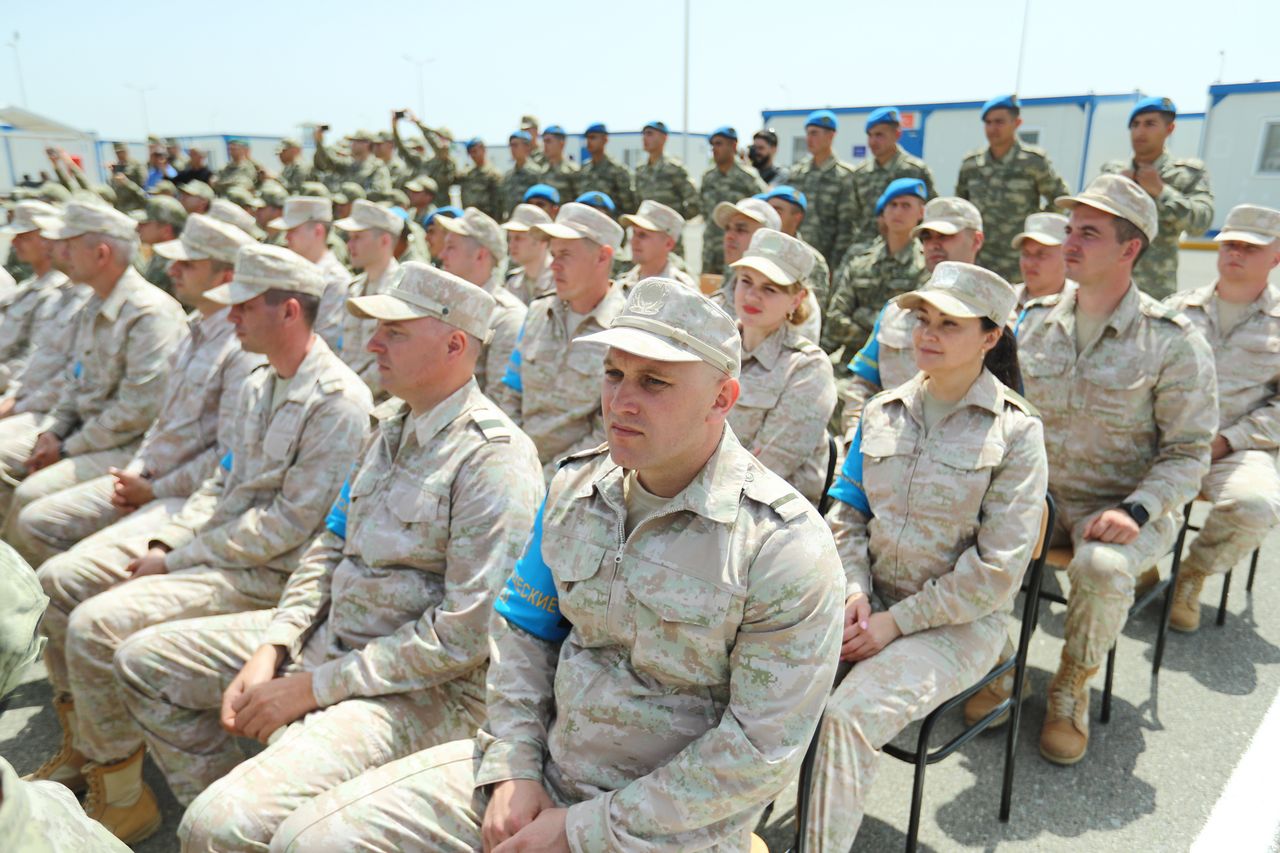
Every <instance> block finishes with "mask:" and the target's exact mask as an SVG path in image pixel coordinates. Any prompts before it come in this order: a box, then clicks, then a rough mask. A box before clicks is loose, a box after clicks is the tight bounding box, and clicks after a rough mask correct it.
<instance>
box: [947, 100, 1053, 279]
mask: <svg viewBox="0 0 1280 853" xmlns="http://www.w3.org/2000/svg"><path fill="white" fill-rule="evenodd" d="M1020 114H1021V108H1020V107H1019V106H1018V99H1017V98H1016V97H1014V96H1013V95H1003V96H1001V97H998V98H992V99H991V100H990V101H987V102H986V103H985V104H984V105H983V107H982V122H983V128H984V129H985V131H986V134H987V142H988V143H989V146H988V147H987V148H980V149H978V150H976V151H971V152H969V153H968V154H967V155H965V158H964V162H963V163H961V164H960V176H959V177H958V178H957V179H956V195H957V196H959V197H960V198H963V199H968V200H969V201H971V202H973V203H974V204H975V205H976V206H977V208H978V210H979V211H981V212H982V221H983V222H984V223H985V224H986V229H987V230H986V235H987V240H986V243H985V244H984V245H983V247H982V251H981V252H980V253H979V254H978V263H979V264H981V265H982V266H984V267H986V268H987V269H989V270H991V271H992V272H994V273H996V274H997V275H999V276H1000V277H1001V278H1003V279H1005V280H1006V281H1013V280H1014V279H1016V278H1017V277H1018V253H1017V252H1016V251H1014V250H1013V248H1012V246H1011V244H1012V241H1013V235H1015V234H1017V233H1018V232H1019V231H1020V230H1021V229H1022V222H1023V220H1024V219H1025V218H1026V216H1027V214H1029V213H1035V212H1036V211H1038V210H1044V211H1052V210H1053V200H1054V199H1055V198H1058V197H1059V196H1064V195H1066V194H1067V193H1068V190H1067V183H1066V181H1064V180H1062V177H1061V176H1060V175H1059V174H1058V173H1057V172H1056V171H1054V168H1053V164H1052V163H1050V162H1049V155H1048V154H1047V153H1046V152H1045V150H1044V149H1043V148H1039V147H1037V146H1035V145H1026V144H1024V143H1022V142H1021V141H1020V140H1019V139H1018V127H1019V126H1020V125H1021V124H1022V119H1021V118H1020V117H1019V116H1020ZM1042 199H1043V201H1042Z"/></svg>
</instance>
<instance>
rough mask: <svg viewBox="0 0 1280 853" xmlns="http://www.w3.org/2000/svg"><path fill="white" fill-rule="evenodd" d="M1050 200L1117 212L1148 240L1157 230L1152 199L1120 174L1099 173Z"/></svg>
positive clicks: (1065, 204) (1061, 205) (1062, 205)
mask: <svg viewBox="0 0 1280 853" xmlns="http://www.w3.org/2000/svg"><path fill="white" fill-rule="evenodd" d="M1054 204H1056V205H1058V207H1064V208H1067V209H1071V208H1074V207H1075V206H1076V205H1080V204H1083V205H1086V206H1088V207H1092V208H1094V209H1095V210H1101V211H1102V212H1103V213H1109V214H1111V215H1112V216H1118V217H1120V218H1121V219H1124V220H1127V221H1128V222H1132V223H1133V224H1134V225H1136V226H1138V230H1139V231H1141V232H1142V233H1143V234H1145V235H1147V239H1148V240H1154V239H1155V238H1156V234H1157V233H1158V232H1159V230H1160V225H1159V218H1158V214H1157V212H1156V203H1155V200H1154V199H1153V198H1151V196H1150V195H1148V194H1147V191H1146V190H1144V189H1143V188H1142V187H1140V186H1138V185H1137V184H1136V183H1134V182H1133V181H1131V180H1129V179H1128V178H1126V177H1125V176H1124V175H1099V176H1098V177H1096V178H1094V179H1093V180H1092V181H1090V182H1089V186H1087V187H1085V188H1084V191H1083V192H1079V193H1076V194H1075V195H1064V196H1059V197H1058V198H1057V199H1055V200H1054Z"/></svg>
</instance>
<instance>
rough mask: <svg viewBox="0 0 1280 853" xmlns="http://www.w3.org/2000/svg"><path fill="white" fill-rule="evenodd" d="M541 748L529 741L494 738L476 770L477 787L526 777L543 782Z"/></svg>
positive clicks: (531, 780)
mask: <svg viewBox="0 0 1280 853" xmlns="http://www.w3.org/2000/svg"><path fill="white" fill-rule="evenodd" d="M542 762H543V747H542V745H541V744H539V743H534V742H532V741H529V740H495V741H493V742H492V743H490V744H489V746H488V747H487V748H486V749H485V751H484V756H483V757H482V758H481V759H480V768H479V770H477V771H476V787H481V786H483V785H493V784H495V783H497V782H506V781H507V780H509V779H528V780H529V781H530V782H537V783H539V784H541V783H542Z"/></svg>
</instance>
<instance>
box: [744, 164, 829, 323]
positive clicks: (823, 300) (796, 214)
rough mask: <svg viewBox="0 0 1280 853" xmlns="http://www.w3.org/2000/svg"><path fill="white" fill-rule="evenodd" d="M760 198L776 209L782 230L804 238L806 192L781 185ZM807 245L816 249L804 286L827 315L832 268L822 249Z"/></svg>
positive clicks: (801, 238)
mask: <svg viewBox="0 0 1280 853" xmlns="http://www.w3.org/2000/svg"><path fill="white" fill-rule="evenodd" d="M758 197H759V198H763V200H764V201H765V202H767V203H768V205H769V206H770V207H772V208H773V209H774V210H775V211H777V214H778V221H779V223H780V224H779V228H778V230H779V231H781V232H782V233H783V234H786V235H787V236H788V237H795V238H796V239H798V240H804V237H802V236H800V228H801V226H802V225H804V218H805V216H806V214H808V212H809V199H808V197H807V196H805V194H804V193H802V192H800V191H799V190H798V189H796V188H795V187H793V186H790V185H788V184H782V185H779V186H776V187H774V188H773V189H771V190H769V191H768V192H767V193H765V194H764V195H763V196H758ZM805 245H806V246H809V248H810V249H812V250H813V269H811V270H810V271H809V274H808V275H807V276H805V279H804V286H805V287H806V288H808V289H809V292H810V293H812V294H813V298H814V299H815V300H816V301H817V303H818V310H819V311H820V312H821V313H822V314H824V315H825V314H826V313H827V302H829V301H830V299H831V269H830V267H828V266H827V259H826V258H824V257H822V253H821V252H819V251H818V250H817V249H814V248H813V246H812V245H810V244H809V243H808V242H805Z"/></svg>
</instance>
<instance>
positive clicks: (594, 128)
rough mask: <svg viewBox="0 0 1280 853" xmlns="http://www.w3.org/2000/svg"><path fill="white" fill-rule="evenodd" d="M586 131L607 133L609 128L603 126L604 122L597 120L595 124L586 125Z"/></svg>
mask: <svg viewBox="0 0 1280 853" xmlns="http://www.w3.org/2000/svg"><path fill="white" fill-rule="evenodd" d="M586 132H587V133H608V132H609V128H607V127H605V126H604V122H602V121H598V122H596V123H595V124H589V125H587V130H586Z"/></svg>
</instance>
